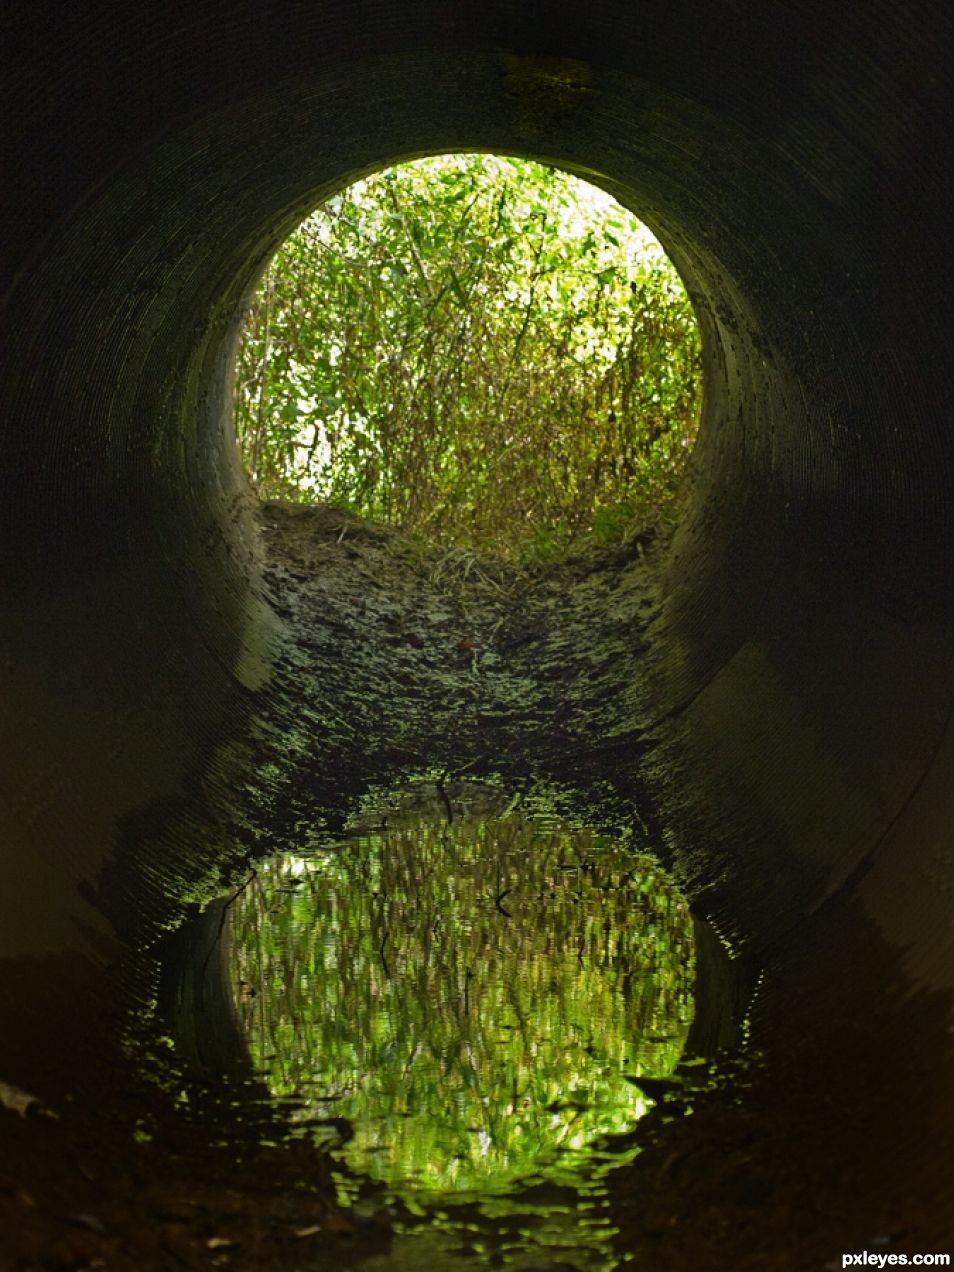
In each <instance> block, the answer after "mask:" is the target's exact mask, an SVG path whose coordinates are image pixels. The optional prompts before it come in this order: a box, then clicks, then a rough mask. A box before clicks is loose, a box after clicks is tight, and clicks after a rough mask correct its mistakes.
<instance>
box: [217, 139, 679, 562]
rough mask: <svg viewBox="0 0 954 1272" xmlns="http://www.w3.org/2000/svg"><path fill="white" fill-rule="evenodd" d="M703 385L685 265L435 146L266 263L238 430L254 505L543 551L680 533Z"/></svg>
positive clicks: (589, 188) (503, 549)
mask: <svg viewBox="0 0 954 1272" xmlns="http://www.w3.org/2000/svg"><path fill="white" fill-rule="evenodd" d="M701 378H702V377H701V348H700V335H699V330H698V324H697V322H696V320H695V316H694V314H693V310H692V305H691V303H690V301H689V298H688V296H687V295H686V291H685V288H684V286H683V284H682V281H681V279H680V277H679V274H678V272H677V270H676V268H675V266H674V265H673V264H672V262H671V261H670V260H669V258H668V256H667V255H666V253H665V250H664V249H663V247H662V245H661V244H660V243H659V241H658V239H656V238H655V236H654V235H653V234H652V233H651V231H650V230H649V229H648V228H647V227H646V226H645V225H643V224H642V222H640V221H639V220H638V219H637V218H636V217H635V216H633V214H632V213H630V212H629V211H628V210H627V209H626V208H625V207H623V206H622V204H620V203H618V202H617V201H616V199H614V198H613V197H612V196H611V195H609V194H607V193H606V192H605V191H603V190H601V189H599V188H598V187H597V186H594V185H592V184H590V183H589V182H587V181H584V180H582V179H581V178H579V177H575V176H573V175H571V174H570V173H568V172H565V171H562V170H559V169H556V168H553V167H549V166H544V165H542V164H539V163H535V162H532V161H530V160H523V159H513V158H503V157H501V156H499V155H491V154H480V153H467V154H449V155H439V156H433V157H431V158H427V159H421V160H416V161H412V162H409V163H404V164H399V165H396V166H392V167H388V168H386V169H383V170H382V171H379V172H378V173H375V174H373V175H372V176H370V177H367V178H364V179H362V180H361V181H360V182H358V183H356V184H353V185H351V186H348V187H346V188H345V189H344V190H343V191H341V192H340V193H338V194H336V195H333V196H332V197H331V198H330V199H329V200H326V201H325V202H324V203H323V204H321V205H320V206H319V208H318V209H316V210H315V211H314V212H313V213H312V214H311V215H310V216H309V217H308V218H307V219H306V220H305V221H304V222H303V223H302V224H301V225H300V226H299V227H298V229H297V230H296V231H295V232H294V233H293V234H292V235H291V236H290V237H289V238H287V239H286V240H285V241H284V242H283V243H282V245H281V246H280V247H279V249H278V251H277V252H276V253H275V255H274V256H272V258H271V259H270V261H269V262H268V264H267V266H266V268H265V273H264V276H263V278H262V280H261V282H260V284H259V286H258V289H257V290H256V292H255V294H254V296H253V298H252V300H251V304H250V306H249V310H248V314H247V316H246V319H245V322H244V324H243V330H242V335H241V339H240V343H239V349H238V354H237V365H236V377H235V417H236V433H237V437H238V442H239V449H240V452H241V455H242V459H243V464H244V467H245V470H246V473H247V474H248V476H249V477H250V479H251V481H252V485H253V488H254V489H255V490H256V492H257V493H258V495H259V496H260V497H261V498H266V499H269V498H270V499H286V500H292V501H295V502H299V503H306V504H307V503H315V502H324V503H330V504H333V505H335V506H338V507H340V508H342V509H344V510H346V511H349V512H351V513H354V514H357V515H359V516H363V517H366V518H369V519H371V520H376V521H380V522H384V523H387V524H390V525H395V526H398V527H400V528H401V529H403V530H405V531H407V532H409V533H411V534H412V535H415V536H417V537H419V538H420V539H422V540H423V541H424V542H430V543H433V544H438V545H441V546H443V547H446V548H462V549H466V550H469V551H477V552H484V553H491V554H493V553H496V554H498V555H502V556H506V557H510V558H517V559H525V560H529V559H540V558H544V559H546V558H552V557H554V556H556V555H560V554H563V553H565V552H566V551H568V550H569V549H570V548H571V547H579V546H581V545H584V544H590V545H593V544H609V543H614V542H617V543H618V542H625V541H626V540H627V539H628V538H631V537H632V536H634V535H636V534H641V535H647V534H650V533H652V532H653V531H655V530H657V529H659V528H660V527H667V528H668V527H671V525H672V524H673V523H674V521H675V518H676V506H677V502H678V491H679V487H680V482H681V479H682V477H683V475H684V473H685V470H686V466H687V462H688V458H689V454H690V451H691V448H692V446H693V443H694V441H695V436H696V431H697V427H698V421H699V416H700V412H701Z"/></svg>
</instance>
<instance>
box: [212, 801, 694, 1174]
mask: <svg viewBox="0 0 954 1272" xmlns="http://www.w3.org/2000/svg"><path fill="white" fill-rule="evenodd" d="M230 941H231V947H232V955H231V958H232V967H233V974H234V983H235V989H236V997H237V1001H238V1003H239V1007H240V1012H241V1013H242V1015H243V1017H244V1027H245V1029H246V1032H247V1035H248V1037H249V1042H250V1046H251V1049H252V1054H253V1058H254V1060H255V1062H256V1064H257V1066H258V1067H259V1068H260V1069H261V1070H263V1071H264V1073H265V1074H266V1076H267V1080H268V1083H269V1085H270V1087H271V1089H272V1091H273V1092H274V1093H275V1094H276V1095H277V1096H286V1097H297V1098H298V1099H300V1100H301V1101H302V1102H303V1105H304V1114H305V1115H306V1116H308V1117H311V1118H317V1119H318V1120H319V1122H320V1121H321V1119H328V1118H335V1119H343V1120H344V1121H345V1122H346V1123H348V1124H350V1127H351V1129H352V1130H353V1132H354V1135H353V1138H352V1139H350V1141H349V1142H348V1143H347V1145H346V1146H345V1149H344V1156H345V1160H346V1161H347V1163H348V1165H349V1166H351V1167H352V1168H353V1169H354V1170H356V1171H359V1172H361V1173H363V1174H367V1175H370V1176H371V1177H372V1178H374V1179H379V1180H383V1181H385V1182H387V1183H388V1184H391V1185H394V1186H402V1185H404V1186H407V1185H411V1186H412V1187H415V1188H416V1189H417V1190H418V1192H419V1193H421V1192H423V1193H427V1192H434V1191H437V1192H445V1191H451V1192H460V1191H464V1190H477V1191H494V1190H500V1189H501V1188H506V1187H507V1185H508V1184H511V1183H513V1182H514V1181H515V1180H517V1179H524V1178H527V1177H528V1176H529V1177H534V1176H536V1177H539V1176H540V1175H547V1172H548V1169H549V1170H550V1171H551V1175H552V1172H553V1171H556V1172H557V1173H558V1174H559V1173H560V1172H563V1174H562V1175H561V1176H560V1177H563V1178H565V1177H566V1172H567V1171H569V1172H570V1174H571V1175H572V1173H573V1171H574V1170H575V1169H577V1168H579V1167H580V1166H581V1164H583V1163H584V1162H585V1161H586V1160H587V1154H588V1153H592V1151H593V1141H594V1139H596V1138H598V1137H599V1136H600V1135H606V1134H614V1133H618V1132H625V1131H628V1130H629V1129H630V1128H631V1126H632V1123H633V1121H634V1120H635V1119H636V1118H638V1117H639V1116H640V1114H641V1113H643V1112H644V1111H645V1109H646V1103H645V1099H644V1097H643V1096H642V1094H641V1093H640V1092H639V1091H638V1090H637V1089H636V1087H635V1086H634V1085H633V1084H632V1083H631V1082H629V1081H627V1078H626V1076H625V1075H627V1074H628V1075H630V1076H632V1075H636V1074H651V1075H654V1076H665V1075H666V1074H668V1073H670V1072H671V1071H672V1070H673V1068H674V1067H675V1065H676V1063H677V1062H678V1059H679V1056H680V1053H681V1051H682V1048H683V1045H684V1042H685V1037H686V1033H687V1031H688V1028H689V1024H690V1021H691V1017H692V997H691V995H692V985H693V950H694V946H693V929H692V920H691V918H690V916H689V914H688V908H687V906H686V905H685V903H684V901H683V899H682V898H681V896H680V895H679V893H678V892H677V891H676V890H675V888H674V887H673V885H672V883H671V881H670V880H669V879H668V878H667V876H666V875H665V874H664V873H663V872H662V870H661V869H660V867H659V865H658V863H657V862H655V861H654V860H652V859H650V858H645V857H638V856H635V855H634V854H632V853H630V852H627V851H625V850H623V849H621V848H619V847H616V846H614V845H613V844H612V843H610V842H609V841H606V840H603V839H600V838H598V837H596V836H594V835H592V834H589V833H585V832H573V833H570V832H566V831H560V830H546V831H544V830H541V829H537V828H534V826H533V825H532V824H531V823H528V822H526V821H524V820H522V819H520V818H519V817H516V816H510V817H507V818H503V819H489V820H485V819H478V818H476V817H471V818H470V819H464V820H463V821H455V822H454V824H453V825H448V824H447V823H446V822H442V821H440V820H438V819H437V818H436V817H435V816H430V817H429V818H428V817H424V818H422V819H418V820H414V821H410V822H406V823H405V824H403V825H400V826H398V827H397V828H395V829H392V830H388V831H385V832H382V833H366V834H364V835H362V836H361V837H359V838H357V839H355V840H354V841H352V842H349V843H348V844H346V845H344V846H342V847H341V848H340V849H338V850H336V851H334V852H331V851H329V852H326V853H323V854H317V855H314V856H309V857H284V858H280V859H276V860H274V861H272V862H271V863H266V865H265V866H264V867H263V868H262V869H261V871H260V873H259V876H258V878H257V880H256V881H255V882H254V884H253V885H252V886H251V887H250V888H249V889H247V890H246V892H245V893H244V894H243V895H242V896H241V897H240V898H239V900H238V901H237V902H236V904H235V907H234V913H233V915H232V919H231V928H230ZM338 1125H339V1127H340V1126H341V1122H340V1121H339V1123H338Z"/></svg>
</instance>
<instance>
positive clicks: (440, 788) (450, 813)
mask: <svg viewBox="0 0 954 1272" xmlns="http://www.w3.org/2000/svg"><path fill="white" fill-rule="evenodd" d="M446 781H447V769H445V770H444V772H443V773H442V774H441V775H440V777H439V778H438V779H437V782H436V783H435V785H436V786H437V792H438V794H439V795H440V797H441V799H442V800H443V801H444V807H445V808H446V809H447V824H448V826H453V824H454V808H453V805H452V804H451V802H450V796H449V795H448V794H447V791H446V790H445V787H444V783H445V782H446Z"/></svg>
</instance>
